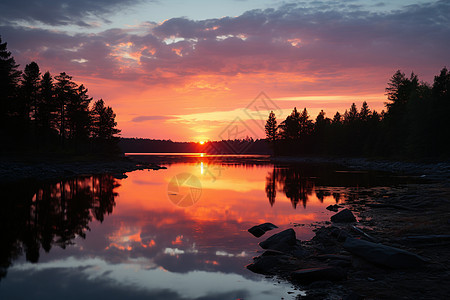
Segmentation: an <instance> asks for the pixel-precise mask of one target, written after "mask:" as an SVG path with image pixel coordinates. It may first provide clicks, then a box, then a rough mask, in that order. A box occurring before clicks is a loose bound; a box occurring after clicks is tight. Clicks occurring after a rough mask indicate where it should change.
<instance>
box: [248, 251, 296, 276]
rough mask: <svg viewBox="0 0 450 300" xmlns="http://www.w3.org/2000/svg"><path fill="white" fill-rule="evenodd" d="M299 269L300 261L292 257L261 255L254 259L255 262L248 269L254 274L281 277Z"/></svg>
mask: <svg viewBox="0 0 450 300" xmlns="http://www.w3.org/2000/svg"><path fill="white" fill-rule="evenodd" d="M298 267H299V261H298V260H296V259H295V258H293V257H292V256H290V255H286V254H281V255H261V256H259V257H256V258H254V262H253V263H252V264H249V265H248V266H247V269H249V270H250V271H252V272H254V273H258V274H264V275H279V274H280V273H284V272H291V271H293V270H296V269H297V268H298Z"/></svg>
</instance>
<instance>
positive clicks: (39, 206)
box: [0, 175, 119, 277]
mask: <svg viewBox="0 0 450 300" xmlns="http://www.w3.org/2000/svg"><path fill="white" fill-rule="evenodd" d="M118 186H119V184H118V183H117V182H116V180H115V179H114V178H113V177H112V176H111V175H98V176H91V177H82V178H75V179H70V180H63V181H60V182H56V183H55V182H53V183H41V184H38V183H37V182H36V181H25V182H20V183H15V184H14V183H13V184H8V185H2V186H1V192H2V204H1V205H2V209H1V210H0V226H1V228H2V231H1V237H0V240H1V243H2V247H0V262H1V263H0V266H1V269H0V277H5V276H6V273H7V268H8V267H9V266H10V265H11V263H12V262H13V260H15V259H17V258H18V257H19V256H20V255H21V254H23V253H25V257H26V260H27V261H29V262H32V263H36V262H38V261H39V256H40V249H41V248H42V249H43V250H44V251H45V252H47V253H48V252H49V251H50V250H51V249H52V247H53V246H58V247H61V248H63V249H65V248H66V247H67V246H68V245H72V244H73V243H74V242H73V240H74V239H75V238H76V237H82V238H85V237H86V231H88V230H89V223H90V222H91V221H92V220H93V219H94V220H98V221H100V222H102V221H103V220H104V217H105V215H106V214H111V213H112V211H113V208H114V205H115V197H116V196H117V193H116V192H115V191H114V189H115V188H117V187H118Z"/></svg>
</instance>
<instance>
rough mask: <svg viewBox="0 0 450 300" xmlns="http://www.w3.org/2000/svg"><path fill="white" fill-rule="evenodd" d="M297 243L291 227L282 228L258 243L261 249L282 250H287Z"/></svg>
mask: <svg viewBox="0 0 450 300" xmlns="http://www.w3.org/2000/svg"><path fill="white" fill-rule="evenodd" d="M296 244H297V239H296V238H295V231H294V229H292V228H289V229H286V230H283V231H282V232H279V233H277V234H274V235H272V236H271V237H269V238H268V239H266V240H265V241H262V242H261V243H259V246H261V248H263V249H272V250H278V251H282V252H289V251H291V250H293V248H294V247H295V246H296Z"/></svg>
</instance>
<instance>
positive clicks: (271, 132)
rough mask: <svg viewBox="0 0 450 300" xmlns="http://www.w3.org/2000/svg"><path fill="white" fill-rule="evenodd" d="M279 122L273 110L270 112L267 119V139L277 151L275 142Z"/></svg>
mask: <svg viewBox="0 0 450 300" xmlns="http://www.w3.org/2000/svg"><path fill="white" fill-rule="evenodd" d="M277 130H278V124H277V119H276V117H275V114H274V112H273V111H271V112H270V114H269V117H268V119H267V121H266V125H265V131H266V139H267V141H268V142H269V143H270V145H271V146H272V150H273V151H274V153H275V143H276V140H277V138H278V132H277Z"/></svg>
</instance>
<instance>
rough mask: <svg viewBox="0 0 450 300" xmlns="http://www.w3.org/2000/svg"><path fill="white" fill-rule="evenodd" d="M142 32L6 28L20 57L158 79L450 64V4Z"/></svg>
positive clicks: (173, 22) (319, 5)
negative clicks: (66, 31) (71, 33)
mask: <svg viewBox="0 0 450 300" xmlns="http://www.w3.org/2000/svg"><path fill="white" fill-rule="evenodd" d="M114 3H116V2H113V5H114ZM80 6H81V5H80ZM88 7H89V6H88ZM109 7H111V6H109ZM142 31H146V34H145V35H142V34H141V33H142ZM139 32H140V34H138V33H136V32H133V31H132V29H126V30H125V29H113V30H108V31H104V32H100V33H97V34H76V35H69V34H67V33H64V32H53V31H47V30H42V29H27V28H24V27H13V26H3V27H0V33H1V34H2V35H3V39H4V40H5V41H7V42H8V43H9V45H8V46H9V49H10V50H12V51H13V54H14V55H15V56H16V55H17V54H18V55H19V57H21V59H18V61H19V62H21V63H22V64H23V63H28V61H27V60H31V59H33V60H37V61H38V63H39V64H41V62H42V63H43V64H45V65H49V66H52V68H54V69H57V70H61V71H63V70H64V71H66V72H68V73H72V72H73V73H77V74H82V75H86V76H96V77H100V78H116V79H121V80H143V81H145V82H147V83H149V84H167V83H174V84H180V82H183V81H184V80H186V79H187V78H189V77H190V76H197V75H198V74H218V75H230V76H232V75H236V74H258V73H265V74H267V73H286V74H291V75H293V76H303V77H311V78H316V82H317V80H320V81H319V83H320V84H322V83H323V84H327V83H328V79H329V78H332V77H334V78H340V80H342V82H336V83H337V84H340V85H342V86H344V85H351V84H355V83H357V82H356V81H357V80H359V79H355V80H356V81H353V82H352V81H349V80H348V78H345V76H343V74H344V73H346V72H348V70H353V71H354V70H359V72H360V71H363V72H367V71H366V70H369V68H371V69H370V70H374V69H377V70H380V69H382V70H388V72H389V73H388V74H392V73H393V72H394V71H395V70H396V69H398V68H405V67H407V68H408V69H407V70H406V71H409V70H411V69H413V70H415V71H416V72H418V73H419V74H423V73H426V74H429V73H430V72H431V71H429V70H432V72H433V74H434V73H435V72H437V70H438V69H439V68H441V67H443V66H444V65H445V64H448V61H449V60H450V54H449V52H448V49H449V48H450V39H448V37H449V36H450V3H449V2H448V1H437V2H431V3H425V4H416V5H410V6H406V7H404V8H402V9H399V10H396V11H387V12H377V13H375V12H370V11H367V10H364V9H363V8H361V7H359V6H355V5H354V3H352V2H351V1H349V2H347V4H346V5H341V4H340V3H336V2H334V1H333V2H330V1H322V2H321V1H315V2H310V3H295V4H286V5H283V6H281V7H279V8H277V9H273V8H272V9H266V10H251V11H247V12H245V13H244V14H242V15H240V16H238V17H224V18H220V19H209V20H199V21H194V20H188V19H185V18H173V19H170V20H167V21H165V22H164V23H162V24H159V25H158V24H155V23H146V24H143V27H141V28H139ZM11 46H12V48H11ZM383 72H385V71H383ZM365 76H366V75H365V74H364V75H361V77H365ZM367 77H370V74H367ZM307 84H309V83H306V85H307ZM153 117H154V116H141V117H137V118H135V119H133V121H134V122H142V121H146V120H154V118H153Z"/></svg>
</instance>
